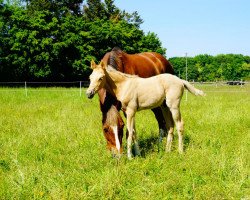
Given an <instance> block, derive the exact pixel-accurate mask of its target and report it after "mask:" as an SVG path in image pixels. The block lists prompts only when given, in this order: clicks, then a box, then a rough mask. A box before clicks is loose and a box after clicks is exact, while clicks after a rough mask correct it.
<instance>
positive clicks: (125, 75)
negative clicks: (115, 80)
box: [106, 65, 139, 78]
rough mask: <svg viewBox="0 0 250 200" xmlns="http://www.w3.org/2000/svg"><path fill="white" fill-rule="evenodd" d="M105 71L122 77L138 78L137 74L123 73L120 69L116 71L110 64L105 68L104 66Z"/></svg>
mask: <svg viewBox="0 0 250 200" xmlns="http://www.w3.org/2000/svg"><path fill="white" fill-rule="evenodd" d="M106 70H107V72H113V73H115V74H117V75H120V76H122V77H126V78H138V77H139V76H137V75H131V74H125V73H122V72H120V71H117V70H116V69H115V68H113V67H112V66H111V65H108V66H107V68H106Z"/></svg>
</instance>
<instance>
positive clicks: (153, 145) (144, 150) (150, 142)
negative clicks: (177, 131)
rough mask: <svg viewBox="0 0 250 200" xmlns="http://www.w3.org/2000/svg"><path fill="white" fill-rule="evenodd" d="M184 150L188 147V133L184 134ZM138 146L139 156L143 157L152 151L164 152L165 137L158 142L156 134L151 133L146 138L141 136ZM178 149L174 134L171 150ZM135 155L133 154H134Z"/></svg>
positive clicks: (176, 137)
mask: <svg viewBox="0 0 250 200" xmlns="http://www.w3.org/2000/svg"><path fill="white" fill-rule="evenodd" d="M183 142H184V152H185V149H187V148H188V146H189V144H190V142H191V138H190V136H189V135H184V141H183ZM139 146H140V150H141V156H142V157H143V158H145V157H146V156H147V155H148V154H151V153H153V152H158V153H162V152H165V146H166V137H164V139H163V141H162V142H161V143H160V142H159V137H158V136H156V135H153V134H152V135H151V136H150V137H147V138H142V139H140V140H139ZM176 150H178V136H177V135H175V137H174V141H173V144H172V151H176ZM133 154H134V148H133ZM134 155H135V154H134Z"/></svg>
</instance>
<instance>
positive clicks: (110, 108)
mask: <svg viewBox="0 0 250 200" xmlns="http://www.w3.org/2000/svg"><path fill="white" fill-rule="evenodd" d="M102 61H103V62H104V63H105V64H106V65H111V66H112V67H114V68H115V69H116V70H118V71H121V72H124V73H127V74H135V75H138V76H140V77H143V78H147V77H151V76H154V75H157V74H161V73H171V74H173V73H174V70H173V67H172V66H171V64H170V63H169V62H168V60H166V58H164V57H163V56H162V55H160V54H158V53H155V52H144V53H138V54H127V53H125V52H123V51H122V50H121V49H120V48H118V47H115V48H113V49H112V51H111V52H108V53H106V54H105V56H104V57H103V58H102ZM98 95H99V100H100V108H101V111H102V128H103V133H104V136H105V138H106V140H107V148H108V149H109V150H111V151H112V153H113V154H116V153H121V152H122V137H123V126H124V123H123V120H122V117H121V115H120V113H119V110H120V109H121V104H120V102H119V101H118V100H117V99H116V97H114V96H112V95H111V94H110V93H109V92H107V91H106V89H105V88H102V89H100V90H99V91H98ZM152 111H153V112H154V114H155V117H156V119H157V122H158V126H159V132H160V141H161V140H162V138H163V136H164V134H166V132H167V129H166V122H165V120H164V117H163V114H162V111H161V109H160V108H159V107H158V108H154V109H152Z"/></svg>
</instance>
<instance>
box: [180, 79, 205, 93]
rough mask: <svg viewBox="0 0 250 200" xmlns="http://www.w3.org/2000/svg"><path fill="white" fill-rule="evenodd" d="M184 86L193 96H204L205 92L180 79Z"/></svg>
mask: <svg viewBox="0 0 250 200" xmlns="http://www.w3.org/2000/svg"><path fill="white" fill-rule="evenodd" d="M182 82H183V84H184V87H185V88H186V89H187V90H188V91H189V92H190V93H192V94H194V95H195V96H206V94H205V93H204V92H203V91H202V90H198V89H197V88H195V87H194V86H192V85H191V84H190V83H189V82H188V81H185V80H182Z"/></svg>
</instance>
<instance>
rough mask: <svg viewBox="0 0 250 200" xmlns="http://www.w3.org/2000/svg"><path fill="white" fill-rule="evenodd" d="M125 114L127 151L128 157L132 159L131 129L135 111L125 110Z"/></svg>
mask: <svg viewBox="0 0 250 200" xmlns="http://www.w3.org/2000/svg"><path fill="white" fill-rule="evenodd" d="M126 114H127V130H128V137H127V151H128V159H132V150H131V146H132V139H133V129H134V123H135V121H134V117H135V113H134V112H133V111H132V110H128V109H127V111H126Z"/></svg>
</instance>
